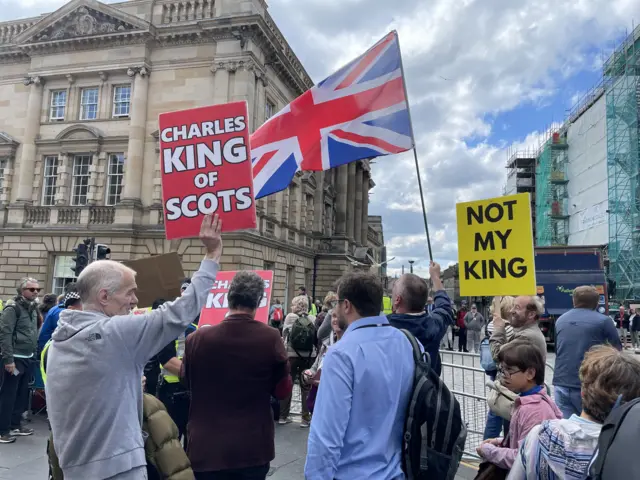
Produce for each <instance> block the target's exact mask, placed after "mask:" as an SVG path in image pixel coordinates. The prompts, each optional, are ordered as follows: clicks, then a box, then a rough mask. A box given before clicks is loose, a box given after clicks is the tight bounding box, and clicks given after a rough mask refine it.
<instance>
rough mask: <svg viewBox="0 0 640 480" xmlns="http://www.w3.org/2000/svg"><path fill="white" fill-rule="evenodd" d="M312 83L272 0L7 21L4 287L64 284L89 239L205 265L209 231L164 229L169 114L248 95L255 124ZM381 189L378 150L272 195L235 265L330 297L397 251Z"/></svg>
mask: <svg viewBox="0 0 640 480" xmlns="http://www.w3.org/2000/svg"><path fill="white" fill-rule="evenodd" d="M311 86H312V81H311V79H310V78H309V76H308V74H307V73H306V72H305V70H304V68H303V67H302V65H301V64H300V62H299V60H298V59H297V57H296V56H295V54H294V53H293V52H292V50H291V48H290V46H289V45H288V43H287V41H286V40H285V38H284V36H283V35H282V33H281V32H280V31H279V30H278V28H277V26H276V25H275V23H274V22H273V20H272V18H271V16H270V15H269V13H268V11H267V6H266V3H265V2H264V1H263V0H215V1H214V0H186V1H185V0H180V1H172V0H130V1H126V2H122V3H116V4H109V5H106V4H103V3H100V2H98V1H96V0H72V1H70V2H68V3H67V4H66V5H64V6H63V7H62V8H60V9H59V10H57V11H56V12H54V13H51V14H46V15H42V16H40V17H36V18H30V19H24V20H16V21H10V22H4V23H0V250H1V252H0V298H5V297H6V296H9V295H11V294H13V293H14V291H15V290H14V287H15V284H16V281H17V280H18V279H19V278H20V277H22V276H24V275H31V276H35V277H36V278H38V279H39V280H40V281H41V282H42V283H43V284H44V288H45V290H46V291H53V292H55V293H59V292H61V291H62V289H63V286H64V284H65V283H66V282H68V281H70V279H72V278H73V273H72V272H71V270H70V266H71V265H72V262H71V257H72V256H73V253H72V251H73V249H74V248H75V247H76V245H77V244H78V243H80V242H82V240H83V239H85V238H88V237H95V238H96V241H97V242H99V243H104V244H108V245H109V246H110V247H111V251H112V258H113V259H114V260H129V259H137V258H142V257H146V256H149V255H157V254H163V253H167V252H173V251H175V252H177V253H178V254H179V255H180V256H181V259H182V263H183V267H184V268H185V271H186V272H187V273H192V272H193V271H195V270H196V269H197V266H198V264H199V262H200V260H201V258H202V256H203V250H202V248H201V246H200V244H199V242H198V241H197V240H189V239H185V240H179V241H167V240H165V238H164V229H163V214H162V205H161V180H160V162H159V144H158V115H159V114H160V113H162V112H167V111H173V110H180V109H185V108H191V107H199V106H205V105H211V104H218V103H226V102H230V101H241V100H244V101H246V102H247V104H248V109H249V126H250V128H251V130H255V128H256V127H257V126H259V125H260V124H262V123H263V122H264V121H265V120H266V119H267V118H268V117H270V116H271V115H273V114H275V113H276V112H277V111H279V110H280V109H281V108H283V107H284V106H285V105H286V104H288V103H289V102H290V101H292V100H293V99H294V98H296V97H297V96H298V95H300V94H301V93H302V92H304V91H305V90H307V89H308V88H310V87H311ZM373 185H374V184H373V182H372V180H371V170H370V168H369V163H368V162H367V161H361V162H357V163H352V164H349V165H346V166H343V167H339V168H338V169H334V170H330V171H327V172H313V173H309V172H306V173H301V172H299V173H298V174H297V175H296V177H295V179H294V181H293V183H292V184H291V186H290V187H289V188H288V189H287V190H286V191H283V192H280V193H278V194H274V195H271V196H269V197H265V198H263V199H260V200H258V201H257V214H258V228H257V229H256V230H253V231H241V232H234V233H229V234H225V236H224V237H225V238H224V243H225V250H224V255H223V259H222V267H223V268H224V269H226V270H235V269H271V270H273V271H274V272H275V281H274V287H275V288H274V296H275V297H277V298H279V299H280V300H281V301H285V302H289V301H290V299H291V298H292V296H293V295H294V292H295V289H296V288H297V286H299V285H306V286H307V288H308V289H312V288H313V286H315V295H316V296H318V297H321V296H322V295H324V293H325V292H326V291H327V290H328V289H329V288H331V286H332V285H333V283H334V282H335V280H336V279H337V278H338V277H339V276H340V275H341V274H342V273H344V272H345V271H347V270H349V269H351V268H353V267H352V263H353V262H352V259H353V257H354V255H357V252H360V254H359V256H360V257H362V258H359V259H358V261H362V260H365V261H366V257H364V256H363V255H362V251H363V248H362V247H370V249H369V250H367V248H365V249H364V250H366V251H368V252H371V253H372V254H373V255H375V258H376V259H379V258H381V255H380V252H381V251H382V250H381V249H382V248H383V242H384V241H383V236H382V231H381V226H380V225H376V227H375V229H374V228H372V227H371V226H370V225H369V217H368V205H369V195H368V192H369V189H370V188H372V187H373Z"/></svg>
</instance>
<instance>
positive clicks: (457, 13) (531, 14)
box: [0, 0, 640, 273]
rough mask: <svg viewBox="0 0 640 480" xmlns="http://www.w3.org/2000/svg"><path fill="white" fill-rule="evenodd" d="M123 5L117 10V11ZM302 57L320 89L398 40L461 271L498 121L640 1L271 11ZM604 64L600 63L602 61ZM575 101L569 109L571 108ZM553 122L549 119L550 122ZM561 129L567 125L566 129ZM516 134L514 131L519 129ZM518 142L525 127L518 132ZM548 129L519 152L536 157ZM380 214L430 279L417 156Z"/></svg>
mask: <svg viewBox="0 0 640 480" xmlns="http://www.w3.org/2000/svg"><path fill="white" fill-rule="evenodd" d="M63 3H64V1H62V0H23V1H22V2H17V1H16V0H0V7H1V8H0V20H9V19H15V18H19V17H23V16H27V15H37V14H40V13H43V12H45V11H47V10H48V11H51V10H53V9H55V8H58V7H59V6H60V5H62V4H63ZM107 3H113V2H107ZM268 3H269V5H270V12H271V14H272V16H273V17H274V19H275V20H276V23H277V24H278V25H279V27H280V29H281V30H282V31H283V33H284V34H285V36H286V37H287V39H288V41H289V43H290V44H291V46H292V48H293V49H294V51H295V52H296V53H297V55H298V56H299V57H300V59H301V61H302V62H303V64H304V65H305V67H306V68H307V70H308V71H309V72H310V74H311V75H312V76H313V77H314V79H315V80H321V79H322V78H324V77H325V76H327V75H328V74H330V73H331V72H332V71H333V70H335V69H336V68H337V67H338V66H340V65H342V64H344V63H345V62H347V61H349V60H351V59H353V58H354V57H356V56H358V55H359V54H361V53H362V52H363V51H364V50H366V49H367V48H368V47H369V46H371V45H372V44H373V43H375V42H376V41H377V40H378V39H380V38H381V37H382V36H384V35H385V34H386V33H387V32H388V31H389V30H391V29H397V30H398V32H399V35H400V41H401V46H402V49H403V58H404V63H405V70H406V73H407V85H408V89H409V97H410V101H411V106H412V114H413V119H414V129H415V132H416V137H417V138H416V140H417V145H418V152H419V158H420V168H421V172H422V176H423V183H424V188H425V196H426V198H425V200H426V203H427V208H428V215H429V226H430V229H431V232H432V246H433V250H434V255H435V258H436V260H438V261H440V262H441V263H442V264H443V265H445V266H446V265H447V264H449V263H451V262H454V261H456V257H457V253H456V227H455V203H456V202H457V201H462V200H471V199H479V198H483V197H491V196H498V195H501V193H502V185H503V183H504V182H505V180H506V175H505V173H506V172H505V168H504V166H505V163H506V160H507V154H508V149H509V147H510V146H509V145H507V144H505V143H504V142H499V141H498V142H496V143H493V144H492V143H489V142H488V140H487V137H488V136H489V134H490V133H491V132H492V131H493V130H494V129H495V130H496V132H497V133H498V134H499V135H502V136H503V137H505V138H510V135H509V126H513V125H507V126H506V128H505V125H504V123H499V124H496V125H494V124H493V122H494V120H493V119H494V118H495V116H496V115H497V114H499V113H500V112H505V111H509V110H511V109H514V108H516V107H518V106H522V105H531V106H532V107H539V106H541V105H545V104H547V103H548V102H550V101H551V99H552V97H553V95H554V94H555V93H556V92H557V91H559V88H560V87H561V86H562V85H561V83H559V82H565V81H566V79H568V78H569V77H571V75H574V74H576V73H577V72H579V71H581V70H588V71H592V70H593V69H594V68H597V67H598V66H599V65H600V63H601V61H602V54H601V53H600V52H607V51H610V49H611V47H612V45H613V43H614V41H615V40H619V39H620V36H621V35H622V34H624V31H625V28H630V27H631V25H630V23H629V19H631V18H640V3H639V2H636V1H633V0H576V1H574V2H558V1H557V0H535V1H534V0H522V1H517V2H514V1H513V0H431V1H429V2H425V1H421V0H394V1H393V2H389V1H388V0H348V1H346V0H344V1H338V0H295V1H293V0H268ZM594 52H596V53H594ZM564 101H566V99H565V100H563V102H564ZM551 120H553V119H549V121H551ZM556 120H557V119H556ZM510 123H513V121H511V122H510ZM519 127H520V128H519V131H521V130H522V128H521V127H522V126H519ZM544 128H545V125H530V129H531V130H532V131H533V133H532V134H530V135H529V136H527V137H526V138H524V139H520V140H519V141H518V142H517V143H518V145H516V146H514V148H515V147H523V146H528V147H531V148H535V147H537V145H538V144H539V142H540V135H541V133H538V132H541V131H542V130H544ZM374 181H375V182H376V183H377V187H376V188H375V189H374V190H373V191H372V195H371V199H372V205H371V208H370V211H371V213H372V214H381V215H382V216H383V222H384V227H385V238H386V239H387V242H388V246H389V256H390V257H391V256H397V259H396V260H395V261H394V262H393V263H392V264H391V265H390V268H391V271H397V270H399V269H400V267H401V265H402V264H403V263H404V264H405V265H407V266H408V264H407V261H408V260H409V259H415V260H416V261H417V263H416V271H420V272H425V273H426V268H427V254H426V241H425V239H424V232H423V230H424V227H423V222H422V216H421V209H420V200H419V197H418V189H417V185H416V178H415V167H414V163H413V156H412V154H411V153H408V154H403V155H399V156H396V157H393V158H391V157H387V158H384V157H383V158H379V159H378V160H377V161H376V164H375V165H374Z"/></svg>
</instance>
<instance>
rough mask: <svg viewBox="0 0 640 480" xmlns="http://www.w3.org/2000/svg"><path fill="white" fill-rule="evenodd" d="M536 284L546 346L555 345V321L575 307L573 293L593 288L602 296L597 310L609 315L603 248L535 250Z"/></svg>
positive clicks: (568, 247) (550, 248)
mask: <svg viewBox="0 0 640 480" xmlns="http://www.w3.org/2000/svg"><path fill="white" fill-rule="evenodd" d="M535 265H536V285H537V293H538V296H539V297H540V298H541V299H542V301H543V303H544V315H543V316H542V318H541V319H540V329H541V330H542V333H543V334H544V336H545V339H546V341H547V344H551V345H553V344H554V343H555V321H556V319H557V318H558V317H560V315H562V314H563V313H565V312H566V311H568V310H571V309H572V308H573V296H572V294H573V290H574V289H575V288H576V287H579V286H581V285H593V286H594V287H596V289H597V290H598V293H599V294H600V301H599V303H598V311H600V312H601V313H603V314H605V315H608V313H609V303H608V295H607V279H606V274H605V267H604V258H603V250H602V247H601V246H595V245H594V246H557V247H536V248H535Z"/></svg>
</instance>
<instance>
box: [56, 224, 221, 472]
mask: <svg viewBox="0 0 640 480" xmlns="http://www.w3.org/2000/svg"><path fill="white" fill-rule="evenodd" d="M220 230H221V222H220V220H219V219H218V216H217V215H216V216H215V217H214V218H212V217H211V216H206V217H205V218H204V220H203V222H202V228H201V231H200V240H201V241H202V243H203V245H204V247H205V251H206V254H205V257H204V260H203V261H202V264H201V265H200V269H199V270H198V271H197V272H196V273H195V275H194V276H193V279H192V282H191V285H190V286H189V287H188V288H187V290H186V291H185V292H184V293H183V295H182V296H181V297H180V298H178V299H176V300H175V301H173V302H168V303H165V304H164V305H162V306H161V307H160V308H158V309H157V310H153V311H151V312H149V313H148V314H145V315H131V314H129V312H130V310H131V309H132V308H133V307H134V306H135V305H136V304H137V302H138V299H137V298H136V288H137V286H136V282H135V272H134V271H133V270H131V269H130V268H128V267H126V266H124V265H122V264H120V263H118V262H113V261H110V260H102V261H97V262H93V263H92V264H90V265H89V266H88V267H87V268H86V269H85V270H84V271H83V272H82V274H81V275H80V277H79V278H78V282H77V290H78V294H79V295H80V298H81V299H82V302H83V304H84V311H73V310H64V311H63V312H62V313H61V315H60V320H59V321H58V328H57V329H56V331H55V332H54V333H53V336H52V340H53V342H52V344H51V347H50V351H49V356H48V359H47V373H48V375H47V383H46V393H47V407H48V413H49V421H50V422H51V428H52V432H53V443H54V448H55V451H56V453H57V454H58V457H59V460H60V467H61V468H62V471H63V473H64V478H65V480H88V479H91V480H103V479H109V480H111V479H114V480H144V479H146V478H147V476H146V467H145V465H146V461H145V450H144V438H143V435H142V428H141V425H142V382H141V381H140V380H141V378H142V372H143V368H144V366H145V364H146V363H147V361H148V360H149V358H151V357H152V356H153V355H154V354H156V353H157V352H158V351H160V350H161V349H162V348H163V347H164V346H165V345H166V344H167V343H168V342H170V341H171V340H172V339H174V338H176V337H177V336H178V335H179V334H180V333H181V332H183V331H184V329H185V328H186V327H187V325H189V323H191V321H192V320H193V319H194V318H195V317H196V316H197V315H198V313H199V312H200V310H201V309H202V307H203V305H204V304H205V301H206V298H207V295H208V293H209V290H210V289H211V287H212V285H213V282H214V280H215V278H216V274H217V272H218V269H219V261H220V256H221V254H222V239H221V235H220Z"/></svg>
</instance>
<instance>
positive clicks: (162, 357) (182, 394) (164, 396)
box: [156, 323, 198, 450]
mask: <svg viewBox="0 0 640 480" xmlns="http://www.w3.org/2000/svg"><path fill="white" fill-rule="evenodd" d="M197 328H198V326H197V325H196V324H195V323H192V324H191V325H189V326H188V327H187V329H186V330H185V331H184V332H182V334H180V336H179V337H178V338H176V339H175V340H174V341H173V342H171V343H169V344H168V345H167V346H166V347H164V348H163V349H162V350H161V351H160V353H158V355H156V358H157V361H158V362H159V363H160V382H159V383H158V390H157V392H158V398H159V399H160V401H161V402H162V403H164V406H165V407H166V408H167V412H168V413H169V416H170V417H171V419H172V420H173V421H174V423H175V424H176V426H177V427H178V432H179V435H178V438H179V439H182V438H184V447H185V450H186V448H187V435H186V432H187V422H188V421H189V403H190V402H189V390H188V389H187V388H186V387H185V386H184V385H182V384H181V383H180V369H181V368H182V357H183V356H184V349H185V341H186V339H187V336H188V335H190V334H191V333H193V332H195V331H196V330H197Z"/></svg>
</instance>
